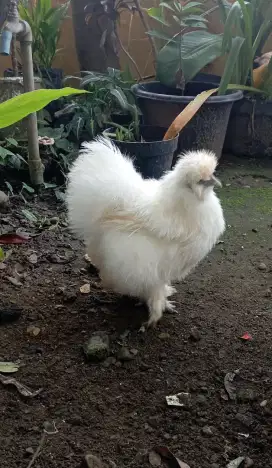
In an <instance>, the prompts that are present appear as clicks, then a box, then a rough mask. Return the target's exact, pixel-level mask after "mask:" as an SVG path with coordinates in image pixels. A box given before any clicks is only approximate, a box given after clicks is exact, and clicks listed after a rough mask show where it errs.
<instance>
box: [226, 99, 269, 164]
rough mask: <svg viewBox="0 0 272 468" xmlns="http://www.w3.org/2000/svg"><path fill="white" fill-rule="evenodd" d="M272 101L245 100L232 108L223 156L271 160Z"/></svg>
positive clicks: (236, 103)
mask: <svg viewBox="0 0 272 468" xmlns="http://www.w3.org/2000/svg"><path fill="white" fill-rule="evenodd" d="M271 129H272V101H265V100H264V99H261V98H259V97H256V98H253V97H252V96H251V97H247V96H245V97H244V98H243V99H242V100H241V101H238V102H235V103H234V106H233V108H232V111H231V114H230V119H229V125H228V130H227V134H226V139H225V143H224V152H229V153H232V154H235V155H236V156H240V157H246V158H250V157H254V158H272V131H271Z"/></svg>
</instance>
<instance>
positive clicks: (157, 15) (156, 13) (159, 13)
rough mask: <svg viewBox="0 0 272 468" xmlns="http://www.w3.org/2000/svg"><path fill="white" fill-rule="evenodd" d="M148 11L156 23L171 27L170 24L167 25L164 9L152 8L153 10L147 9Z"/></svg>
mask: <svg viewBox="0 0 272 468" xmlns="http://www.w3.org/2000/svg"><path fill="white" fill-rule="evenodd" d="M146 11H147V14H148V16H150V18H153V19H155V20H156V21H158V22H159V23H161V24H163V25H164V26H169V23H167V21H166V20H165V19H164V16H163V9H162V8H158V7H152V8H147V9H146Z"/></svg>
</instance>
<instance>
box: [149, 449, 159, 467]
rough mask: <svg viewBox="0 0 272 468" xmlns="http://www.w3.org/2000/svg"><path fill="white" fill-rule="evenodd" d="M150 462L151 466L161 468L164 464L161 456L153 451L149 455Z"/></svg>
mask: <svg viewBox="0 0 272 468" xmlns="http://www.w3.org/2000/svg"><path fill="white" fill-rule="evenodd" d="M148 461H149V463H150V465H151V466H155V467H158V466H161V464H162V459H161V457H160V455H159V454H158V453H156V452H154V451H153V450H152V451H151V452H150V453H149V455H148Z"/></svg>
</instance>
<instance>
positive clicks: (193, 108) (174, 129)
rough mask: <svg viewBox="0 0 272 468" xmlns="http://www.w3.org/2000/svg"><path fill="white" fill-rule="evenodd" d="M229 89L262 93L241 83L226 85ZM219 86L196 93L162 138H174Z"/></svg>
mask: <svg viewBox="0 0 272 468" xmlns="http://www.w3.org/2000/svg"><path fill="white" fill-rule="evenodd" d="M228 89H229V90H241V91H249V92H251V93H262V91H260V90H259V89H256V88H254V87H252V86H243V85H236V84H230V85H228ZM218 91H219V88H213V89H209V90H207V91H203V92H202V93H200V94H198V95H197V96H196V97H195V98H194V100H193V101H191V102H189V104H188V105H187V106H186V107H185V108H184V109H183V110H182V111H181V113H180V114H179V115H178V116H177V117H176V118H175V120H174V121H173V122H172V124H171V125H170V127H169V128H168V130H167V132H166V133H165V135H164V137H163V139H164V140H171V139H172V138H175V137H176V136H177V135H178V134H179V133H180V132H181V130H182V129H183V128H184V127H185V125H187V123H188V122H190V120H191V119H192V118H193V117H194V115H195V114H196V113H197V111H198V110H199V109H200V107H201V106H202V105H203V104H204V102H205V101H207V99H208V98H209V97H210V96H211V95H212V94H214V93H216V92H218Z"/></svg>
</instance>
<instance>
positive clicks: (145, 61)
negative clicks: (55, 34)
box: [0, 0, 272, 76]
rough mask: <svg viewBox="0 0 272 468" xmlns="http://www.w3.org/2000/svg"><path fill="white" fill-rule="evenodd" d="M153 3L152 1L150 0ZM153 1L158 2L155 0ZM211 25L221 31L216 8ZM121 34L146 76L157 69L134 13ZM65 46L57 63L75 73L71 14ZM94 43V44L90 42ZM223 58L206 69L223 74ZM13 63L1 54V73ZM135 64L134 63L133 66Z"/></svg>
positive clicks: (127, 16) (64, 34)
mask: <svg viewBox="0 0 272 468" xmlns="http://www.w3.org/2000/svg"><path fill="white" fill-rule="evenodd" d="M62 1H63V0H55V3H62ZM148 2H149V3H150V1H149V0H148ZM152 3H155V2H154V1H153V2H152ZM216 3H217V1H216V0H207V1H206V2H205V4H206V5H207V7H209V8H212V7H213V6H215V5H216ZM209 20H210V26H209V29H210V31H211V32H214V33H219V32H221V30H222V27H221V25H220V22H219V21H218V13H217V12H216V11H215V12H213V13H212V14H211V15H210V17H209ZM119 31H120V37H121V41H122V43H123V45H124V47H125V48H126V49H129V53H130V54H131V56H132V57H133V58H134V60H135V61H136V63H137V65H138V67H139V69H140V71H141V74H142V75H143V76H148V75H152V74H153V73H154V66H153V58H152V54H151V48H150V44H149V40H148V38H147V37H146V35H145V34H144V29H143V27H142V24H141V21H140V20H139V18H138V17H137V15H134V16H133V18H132V21H131V16H130V14H129V13H124V14H123V15H122V17H121V21H120V27H119ZM59 46H60V48H63V50H62V51H61V52H60V54H59V55H58V56H57V57H56V60H55V62H54V66H56V67H60V68H63V69H64V72H65V74H69V75H70V74H74V73H76V72H78V71H79V67H78V61H77V56H76V50H75V41H74V32H73V24H72V19H71V18H68V19H67V20H66V21H65V23H64V25H63V28H62V35H61V40H60V44H59ZM90 47H91V45H90ZM266 49H267V50H272V38H271V40H270V41H269V44H268V45H267V47H266ZM127 60H128V59H127V57H126V56H125V54H124V53H122V52H121V54H120V61H121V65H122V66H124V65H125V64H126V63H127ZM223 64H224V61H223V59H219V60H216V61H215V63H214V64H212V65H210V66H208V67H207V71H209V72H211V73H217V74H220V73H221V72H222V68H223ZM10 66H11V61H10V57H0V75H1V76H2V75H3V72H4V70H5V69H6V68H8V67H10ZM132 68H133V66H132Z"/></svg>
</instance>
